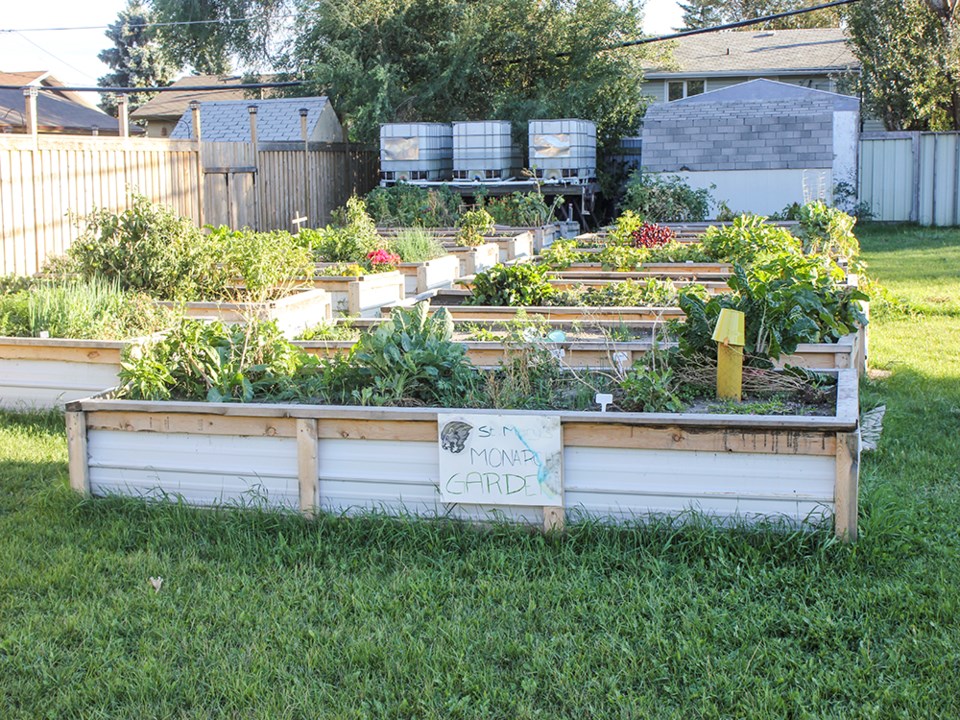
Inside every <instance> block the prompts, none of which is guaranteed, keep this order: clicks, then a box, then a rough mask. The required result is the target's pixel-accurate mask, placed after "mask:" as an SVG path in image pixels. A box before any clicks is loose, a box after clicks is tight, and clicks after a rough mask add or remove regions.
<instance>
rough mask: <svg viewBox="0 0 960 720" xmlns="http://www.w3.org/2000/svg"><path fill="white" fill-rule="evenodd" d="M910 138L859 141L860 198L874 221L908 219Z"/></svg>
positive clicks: (910, 168)
mask: <svg viewBox="0 0 960 720" xmlns="http://www.w3.org/2000/svg"><path fill="white" fill-rule="evenodd" d="M913 172H914V166H913V140H911V139H910V137H902V136H899V135H897V136H894V137H890V138H875V139H864V140H861V142H860V201H861V202H865V203H867V204H868V205H869V206H870V211H871V212H872V213H873V214H874V217H875V218H876V219H877V220H890V221H899V222H906V221H908V220H910V212H911V208H912V205H913V188H914V181H915V179H914V176H913Z"/></svg>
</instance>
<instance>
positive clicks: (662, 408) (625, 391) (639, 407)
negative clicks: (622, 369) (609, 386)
mask: <svg viewBox="0 0 960 720" xmlns="http://www.w3.org/2000/svg"><path fill="white" fill-rule="evenodd" d="M620 392H621V395H620V397H619V398H618V404H619V405H620V406H621V407H622V408H623V409H624V410H633V411H638V412H680V411H681V410H683V408H684V402H683V400H682V399H681V398H680V397H679V396H678V395H677V388H676V379H675V378H674V375H673V370H672V369H671V368H670V367H669V366H667V365H665V364H664V365H660V366H657V365H656V364H654V363H651V362H649V361H648V360H646V359H644V360H640V361H637V362H635V363H634V364H633V367H631V368H630V370H629V371H628V372H627V373H626V375H624V377H623V378H622V379H621V380H620Z"/></svg>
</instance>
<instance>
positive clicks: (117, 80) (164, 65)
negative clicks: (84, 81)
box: [97, 0, 177, 116]
mask: <svg viewBox="0 0 960 720" xmlns="http://www.w3.org/2000/svg"><path fill="white" fill-rule="evenodd" d="M151 21H152V15H151V13H150V11H149V9H148V8H147V7H146V6H144V4H143V3H142V1H141V0H129V1H128V3H127V7H126V8H125V9H123V10H121V11H120V13H119V14H118V15H117V21H116V22H114V23H112V24H111V25H110V26H109V27H108V28H107V31H106V32H105V33H104V34H105V35H106V36H107V37H108V38H109V39H110V41H111V42H112V43H113V47H110V48H107V49H106V50H104V51H102V52H101V53H100V54H99V55H97V57H98V58H99V59H100V61H101V62H103V63H104V64H105V65H108V66H109V67H110V68H112V69H113V72H112V73H109V74H107V75H104V76H103V77H101V78H100V79H99V80H98V81H97V84H98V85H100V87H111V86H115V87H150V86H160V85H169V84H170V83H171V81H172V80H173V76H174V74H175V73H176V71H177V68H176V67H175V66H174V65H173V64H172V63H171V62H170V61H169V60H168V59H167V56H166V54H165V53H164V52H163V50H162V49H161V47H160V44H159V43H158V41H157V33H156V31H155V29H154V28H152V27H144V25H145V24H147V23H149V22H151ZM154 95H156V93H150V92H142V93H132V94H130V95H129V96H128V97H129V103H130V104H129V109H130V110H134V109H135V108H137V107H139V106H140V105H143V104H144V103H145V102H147V100H149V99H150V98H152V97H153V96H154ZM101 97H102V98H103V99H102V100H101V102H100V107H101V108H103V109H104V111H105V112H108V113H110V114H111V115H114V116H115V115H116V114H117V100H116V97H115V96H114V95H113V94H111V93H102V94H101Z"/></svg>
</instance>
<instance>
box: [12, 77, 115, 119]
mask: <svg viewBox="0 0 960 720" xmlns="http://www.w3.org/2000/svg"><path fill="white" fill-rule="evenodd" d="M3 85H15V86H17V87H26V86H27V85H35V86H37V87H44V88H47V89H49V90H50V92H52V93H53V94H54V95H58V96H59V97H62V98H64V99H65V100H69V101H70V102H74V103H77V104H78V105H83V106H85V107H88V108H91V109H94V110H96V109H97V106H96V105H95V104H94V103H93V102H91V101H90V100H88V99H87V98H86V97H84V96H83V95H82V94H80V93H77V92H73V91H72V90H62V89H61V88H62V87H63V83H62V82H60V81H59V80H57V79H56V78H55V77H54V76H53V75H51V74H50V73H49V71H47V70H23V71H20V72H0V86H3Z"/></svg>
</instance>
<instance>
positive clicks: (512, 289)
mask: <svg viewBox="0 0 960 720" xmlns="http://www.w3.org/2000/svg"><path fill="white" fill-rule="evenodd" d="M553 293H554V289H553V286H552V285H551V284H550V282H549V281H548V280H547V277H546V268H544V267H542V266H539V265H534V264H533V263H518V264H516V265H494V266H493V267H492V268H490V269H489V270H485V271H483V272H481V273H477V275H476V276H475V277H474V279H473V295H472V296H471V297H470V298H469V299H468V300H467V304H469V305H508V306H511V307H519V306H523V305H546V304H548V301H549V300H550V297H551V296H552V295H553Z"/></svg>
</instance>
